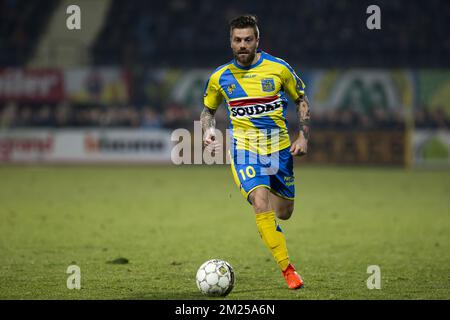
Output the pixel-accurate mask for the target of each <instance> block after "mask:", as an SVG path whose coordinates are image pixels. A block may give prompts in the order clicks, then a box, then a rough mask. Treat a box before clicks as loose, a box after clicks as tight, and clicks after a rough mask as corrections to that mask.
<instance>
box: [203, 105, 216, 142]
mask: <svg viewBox="0 0 450 320" xmlns="http://www.w3.org/2000/svg"><path fill="white" fill-rule="evenodd" d="M215 113H216V110H213V109H210V108H207V107H204V108H203V111H202V113H201V114H200V122H201V124H202V129H203V132H204V136H203V144H204V145H205V146H209V145H211V144H212V143H213V142H214V141H215V140H216V133H215V131H216V119H215V118H214V114H215Z"/></svg>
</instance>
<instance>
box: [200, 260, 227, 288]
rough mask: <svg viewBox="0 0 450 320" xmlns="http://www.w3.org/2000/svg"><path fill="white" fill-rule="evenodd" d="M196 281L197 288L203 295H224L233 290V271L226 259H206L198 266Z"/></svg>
mask: <svg viewBox="0 0 450 320" xmlns="http://www.w3.org/2000/svg"><path fill="white" fill-rule="evenodd" d="M196 282H197V287H198V289H199V290H200V292H201V293H203V294H204V295H207V296H210V297H225V296H226V295H227V294H229V293H230V292H231V290H233V287H234V271H233V268H232V267H231V265H230V264H229V263H228V262H226V261H223V260H219V259H212V260H208V261H206V262H205V263H204V264H202V265H201V266H200V268H198V271H197V276H196Z"/></svg>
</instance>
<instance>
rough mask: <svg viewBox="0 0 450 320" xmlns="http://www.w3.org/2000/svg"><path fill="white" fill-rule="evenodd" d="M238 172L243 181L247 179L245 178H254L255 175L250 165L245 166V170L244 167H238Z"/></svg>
mask: <svg viewBox="0 0 450 320" xmlns="http://www.w3.org/2000/svg"><path fill="white" fill-rule="evenodd" d="M239 173H240V174H241V177H242V180H244V181H245V180H247V178H254V177H255V176H256V172H255V169H254V168H253V167H252V166H247V167H246V168H245V172H244V169H240V170H239Z"/></svg>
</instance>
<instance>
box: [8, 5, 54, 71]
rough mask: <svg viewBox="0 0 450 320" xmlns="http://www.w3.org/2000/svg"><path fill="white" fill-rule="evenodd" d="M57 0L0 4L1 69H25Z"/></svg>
mask: <svg viewBox="0 0 450 320" xmlns="http://www.w3.org/2000/svg"><path fill="white" fill-rule="evenodd" d="M57 3H58V0H45V1H27V0H0V66H19V65H24V64H25V63H26V62H27V61H28V60H29V59H30V57H31V55H32V54H33V51H34V48H35V46H36V44H37V41H38V40H39V37H40V35H41V34H42V32H43V31H44V30H45V28H46V26H47V23H48V22H49V20H50V19H49V18H50V16H51V14H52V11H53V10H54V8H56V5H57Z"/></svg>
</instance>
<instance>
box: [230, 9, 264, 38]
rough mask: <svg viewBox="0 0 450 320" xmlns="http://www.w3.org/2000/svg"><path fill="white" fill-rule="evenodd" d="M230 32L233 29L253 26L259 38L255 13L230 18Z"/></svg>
mask: <svg viewBox="0 0 450 320" xmlns="http://www.w3.org/2000/svg"><path fill="white" fill-rule="evenodd" d="M229 25H230V34H231V32H233V29H236V28H237V29H245V28H253V30H254V31H255V36H256V38H259V29H258V18H257V17H256V16H255V15H251V14H246V15H243V16H239V17H236V18H233V19H231V20H230V23H229Z"/></svg>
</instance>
